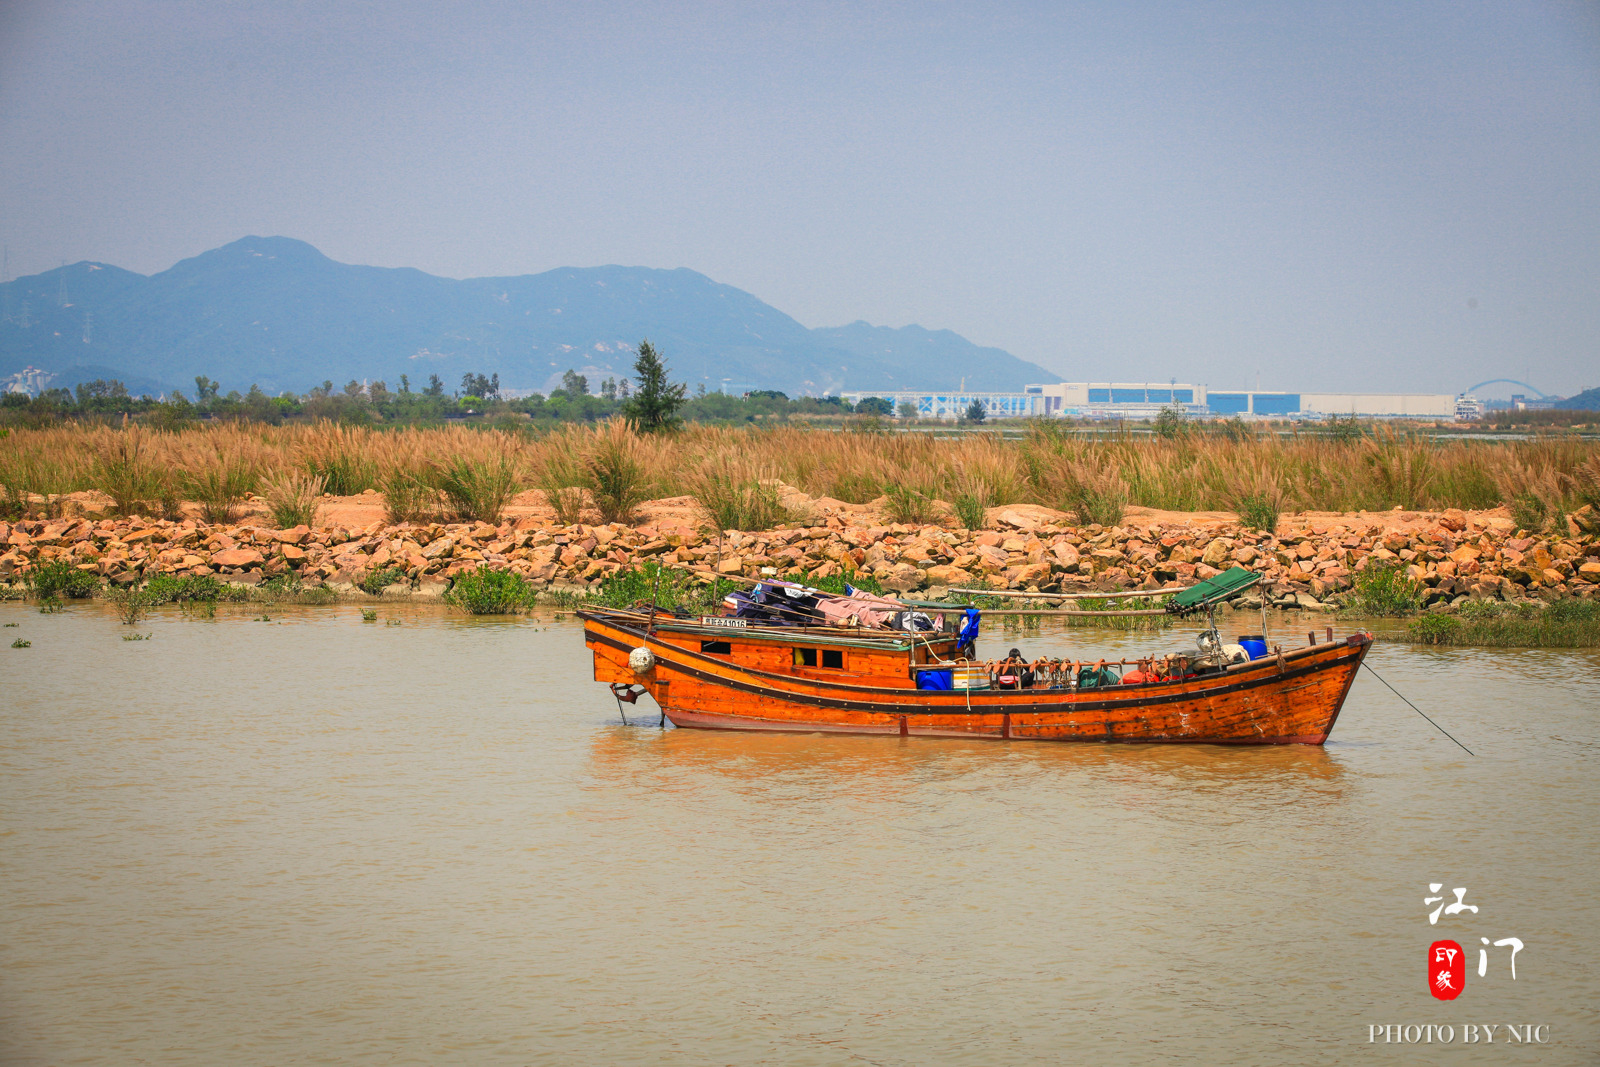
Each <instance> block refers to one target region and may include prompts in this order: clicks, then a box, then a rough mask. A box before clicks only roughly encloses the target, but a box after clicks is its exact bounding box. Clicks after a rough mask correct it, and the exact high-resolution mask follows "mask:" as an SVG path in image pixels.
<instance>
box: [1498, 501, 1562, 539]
mask: <svg viewBox="0 0 1600 1067" xmlns="http://www.w3.org/2000/svg"><path fill="white" fill-rule="evenodd" d="M1506 510H1508V511H1510V512H1511V521H1512V522H1514V523H1516V524H1517V526H1518V527H1519V528H1521V529H1524V530H1531V531H1533V532H1535V533H1537V532H1538V531H1540V530H1543V529H1544V528H1545V527H1546V526H1547V525H1549V523H1550V519H1551V514H1550V508H1549V506H1548V505H1547V504H1545V502H1544V501H1543V500H1540V499H1539V498H1538V497H1536V496H1534V495H1533V494H1532V493H1522V494H1519V495H1517V496H1514V497H1512V498H1511V499H1509V500H1507V501H1506Z"/></svg>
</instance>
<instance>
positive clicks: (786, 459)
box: [0, 420, 1600, 530]
mask: <svg viewBox="0 0 1600 1067" xmlns="http://www.w3.org/2000/svg"><path fill="white" fill-rule="evenodd" d="M217 457H238V460H239V462H241V463H244V464H248V465H250V466H253V467H254V468H255V469H256V470H258V471H262V472H274V473H273V477H274V478H275V477H277V476H279V474H281V472H283V471H285V470H289V469H295V470H298V471H303V472H305V473H306V475H308V476H309V477H314V478H316V477H320V478H322V479H323V482H324V491H325V492H327V493H330V494H333V495H335V496H348V495H353V494H356V493H360V492H362V491H364V490H366V489H368V488H379V487H381V488H382V489H384V490H385V497H386V502H387V503H388V504H389V506H390V509H391V513H392V514H395V515H396V516H397V517H405V518H431V517H434V516H435V515H436V514H437V513H438V511H439V509H440V508H442V507H449V508H454V509H456V510H458V511H460V512H462V513H463V514H465V513H469V512H470V513H471V514H473V515H478V514H495V512H496V509H495V506H494V504H495V498H496V497H500V498H501V506H502V508H503V503H504V499H507V497H505V496H504V494H503V493H502V492H501V491H500V490H497V489H496V486H497V485H499V486H501V487H502V488H503V489H505V490H511V489H513V488H515V487H519V486H521V485H522V484H524V480H525V479H526V481H527V483H529V484H531V485H532V486H533V487H534V488H537V489H539V490H540V492H541V493H543V494H544V496H545V497H546V499H548V500H549V501H550V503H551V506H552V507H553V508H555V510H556V511H557V513H558V514H559V515H560V517H561V518H562V520H563V521H566V522H573V521H577V520H578V519H579V518H580V516H581V515H583V514H589V515H596V516H604V515H608V514H609V515H620V514H622V513H624V512H625V511H626V510H627V509H628V508H629V507H632V506H635V505H636V502H637V499H638V496H639V494H640V493H641V492H642V493H671V492H674V491H677V492H683V491H686V490H687V484H686V483H687V482H688V480H689V476H690V475H692V473H693V472H694V471H695V470H696V469H698V468H699V467H700V466H701V465H703V464H718V463H720V464H722V465H723V466H725V467H727V468H729V469H730V470H733V469H735V468H736V469H737V470H738V471H739V472H743V473H740V474H739V475H738V477H736V478H734V479H733V486H734V488H738V487H739V486H748V485H749V484H750V477H756V478H757V480H759V481H760V482H761V483H762V484H764V485H768V484H770V485H774V486H775V485H777V484H778V483H781V484H783V485H788V486H793V487H794V488H796V489H798V490H801V491H802V492H804V493H806V494H808V495H810V496H812V497H832V498H835V499H839V500H844V501H847V502H850V503H857V504H860V503H867V502H870V501H873V500H877V499H879V498H881V497H884V496H886V495H887V496H888V497H890V499H889V500H887V501H885V504H886V505H888V506H890V507H891V508H893V509H895V510H896V511H897V513H899V514H901V515H903V516H915V515H929V514H931V515H932V516H933V517H935V518H938V519H945V518H947V517H949V518H952V519H954V520H956V521H960V522H962V523H964V524H966V525H968V528H974V523H975V522H976V521H977V515H978V511H979V508H980V505H981V506H982V507H984V508H994V507H1004V506H1007V505H1010V504H1018V503H1032V504H1043V505H1046V506H1049V507H1054V508H1059V509H1061V510H1063V511H1069V512H1073V513H1075V514H1076V515H1077V516H1078V517H1079V519H1080V521H1083V522H1085V523H1090V522H1098V523H1099V524H1100V525H1102V526H1109V525H1114V524H1116V522H1118V521H1120V519H1121V517H1122V511H1123V510H1124V509H1125V508H1126V507H1127V506H1130V505H1136V506H1142V507H1148V508H1156V509H1162V510H1174V511H1194V510H1240V509H1246V507H1247V505H1248V504H1252V501H1251V500H1250V499H1249V498H1250V497H1252V496H1261V495H1262V494H1260V493H1252V492H1247V491H1242V488H1248V487H1249V486H1250V484H1251V483H1252V481H1253V480H1254V479H1257V478H1258V476H1260V475H1262V474H1263V473H1264V474H1266V475H1269V476H1270V482H1271V485H1270V488H1271V489H1272V490H1273V493H1272V494H1270V495H1271V496H1272V497H1273V499H1269V500H1266V501H1264V502H1263V501H1255V502H1253V503H1254V504H1255V505H1257V506H1255V507H1254V510H1253V511H1252V512H1251V514H1252V515H1253V520H1252V521H1257V522H1261V523H1262V524H1263V525H1264V523H1265V521H1266V520H1267V519H1268V518H1269V517H1270V516H1268V515H1267V513H1266V510H1265V509H1264V508H1263V507H1261V506H1259V505H1260V504H1262V503H1273V502H1274V501H1275V502H1276V503H1277V505H1278V508H1279V511H1280V513H1287V512H1290V511H1294V510H1318V511H1357V510H1386V509H1392V508H1394V507H1397V506H1398V507H1401V508H1406V509H1412V510H1424V509H1429V510H1437V509H1442V508H1448V507H1459V508H1466V509H1481V508H1486V507H1493V506H1497V505H1504V506H1506V507H1508V508H1510V509H1511V510H1512V511H1513V513H1514V515H1515V518H1516V521H1517V522H1518V523H1519V525H1522V526H1523V527H1524V528H1526V529H1529V530H1538V529H1546V530H1548V529H1560V528H1561V524H1562V523H1563V521H1564V517H1565V516H1566V515H1568V514H1570V513H1571V512H1572V511H1574V510H1576V509H1577V508H1578V507H1581V506H1582V505H1583V504H1584V503H1595V502H1597V501H1600V446H1597V445H1596V444H1595V443H1594V442H1592V441H1586V440H1582V439H1578V438H1575V437H1572V436H1550V437H1541V438H1538V439H1535V440H1526V441H1480V440H1456V441H1432V440H1429V439H1427V438H1425V437H1422V436H1420V435H1417V434H1413V433H1409V432H1406V431H1404V430H1396V429H1389V428H1384V427H1379V428H1378V429H1376V430H1374V431H1373V432H1371V433H1364V434H1362V435H1360V436H1358V437H1353V438H1349V439H1340V438H1339V437H1337V436H1334V435H1329V434H1327V433H1323V432H1320V429H1319V430H1318V431H1317V432H1307V433H1305V434H1302V435H1298V436H1287V437H1282V436H1272V435H1259V436H1258V435H1257V434H1255V433H1254V432H1252V431H1251V430H1250V428H1249V427H1247V426H1243V424H1241V427H1239V428H1235V429H1233V430H1230V429H1229V428H1228V427H1227V426H1224V427H1222V428H1221V429H1208V428H1199V427H1185V428H1184V432H1182V433H1179V434H1177V435H1175V436H1173V437H1171V438H1163V437H1159V436H1151V435H1134V434H1128V433H1120V432H1117V431H1115V430H1111V431H1108V432H1104V433H1100V434H1098V435H1094V436H1075V435H1074V433H1073V432H1072V429H1071V428H1069V427H1065V426H1062V425H1060V424H1059V423H1038V424H1034V425H1031V426H1030V427H1029V429H1028V432H1027V434H1026V436H1025V437H1024V439H1023V440H1021V441H1005V440H1001V439H1000V438H999V437H998V435H996V434H992V433H972V434H966V435H963V436H961V437H959V438H956V439H948V438H934V437H933V436H932V435H927V434H912V433H831V432H827V431H816V430H808V429H804V428H800V427H794V426H783V427H777V428H771V429H741V428H735V427H714V426H691V427H687V428H685V429H684V430H682V431H681V432H678V433H676V434H653V435H640V434H638V433H636V432H634V431H633V430H632V429H630V428H628V427H627V426H626V425H625V424H624V423H622V422H621V421H620V420H618V421H613V422H612V423H609V424H605V425H601V426H598V427H584V426H577V425H567V426H563V427H561V428H560V429H557V430H554V431H552V432H550V433H547V434H545V435H544V436H542V437H535V436H532V435H529V434H525V433H516V432H504V431H499V430H493V429H482V428H475V427H466V426H454V425H453V426H447V427H438V428H418V427H410V428H405V429H398V430H374V429H370V428H363V427H348V426H335V425H332V424H329V423H318V424H314V425H309V426H307V425H295V426H282V427H267V426H253V425H250V424H238V423H229V424H226V425H221V426H218V425H205V426H196V427H193V428H188V429H181V430H176V431H171V432H164V431H161V432H158V431H152V430H149V429H145V428H139V427H133V428H130V429H118V428H112V427H106V426H91V425H77V424H73V425H61V426H52V427H48V428H41V429H28V428H13V429H12V430H11V431H10V433H9V434H7V435H6V436H5V437H3V438H0V484H3V486H4V492H3V493H0V506H3V507H4V508H5V509H6V513H7V514H8V515H11V516H14V517H15V516H17V515H19V514H20V513H28V514H34V515H45V514H46V513H49V512H55V513H59V511H60V508H61V498H62V497H63V496H64V495H65V494H67V493H70V492H74V491H76V490H80V489H94V490H98V491H100V492H103V493H106V494H107V495H109V496H110V497H111V498H112V499H113V501H114V502H115V506H116V507H117V508H118V510H121V511H124V512H125V513H128V514H135V513H140V514H157V513H167V514H173V513H175V510H176V508H177V507H178V503H179V497H181V496H182V495H184V494H183V493H182V492H181V490H182V486H183V484H184V481H185V479H188V480H190V481H191V482H192V481H193V480H194V479H197V478H198V479H202V480H203V479H205V478H206V477H209V476H210V475H208V474H207V471H208V470H216V468H217V465H218V463H219V462H220V461H219V460H218V458H217ZM747 472H756V474H755V475H749V474H748V473H747ZM452 473H453V475H454V477H453V484H454V487H455V488H456V490H457V494H456V495H455V496H443V495H441V494H440V492H439V491H440V489H441V488H443V487H444V481H445V478H444V475H447V474H452ZM216 476H217V477H219V478H220V477H221V474H220V472H219V473H218V474H217V475H216ZM269 480H270V479H269ZM680 486H683V487H684V488H682V489H680V488H678V487H680ZM722 491H723V492H727V491H729V490H726V489H724V490H722ZM408 494H409V495H408ZM211 495H212V496H214V497H215V496H222V497H225V496H226V495H227V494H225V493H221V494H211ZM391 497H392V498H393V499H390V498H391ZM933 501H948V502H951V503H952V505H953V504H956V503H960V504H961V510H960V511H958V512H957V513H956V515H955V516H950V515H949V513H948V512H947V511H946V510H945V509H944V508H942V507H937V506H935V505H933V504H932V502H933ZM202 503H203V502H202ZM754 511H755V514H754V517H753V518H747V519H743V520H741V524H750V525H754V524H759V523H761V522H763V521H767V522H770V521H781V520H780V519H778V518H776V517H777V516H778V514H779V513H778V512H777V511H775V510H772V509H765V510H763V509H760V508H756V509H754Z"/></svg>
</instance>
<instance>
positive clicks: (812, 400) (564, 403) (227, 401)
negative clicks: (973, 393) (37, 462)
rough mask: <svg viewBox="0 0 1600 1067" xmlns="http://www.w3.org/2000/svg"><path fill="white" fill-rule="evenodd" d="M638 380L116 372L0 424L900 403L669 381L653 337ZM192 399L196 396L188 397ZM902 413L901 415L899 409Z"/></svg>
mask: <svg viewBox="0 0 1600 1067" xmlns="http://www.w3.org/2000/svg"><path fill="white" fill-rule="evenodd" d="M633 369H634V377H633V378H606V379H604V380H602V381H601V382H600V383H599V386H598V390H597V391H595V392H591V391H590V383H589V379H588V377H587V376H585V375H582V374H579V373H577V371H575V370H571V369H569V370H567V371H566V372H565V373H564V374H563V375H562V376H561V385H560V387H559V388H557V389H553V390H551V391H550V393H549V394H548V395H545V394H540V393H534V394H532V395H530V396H521V397H512V396H508V395H506V394H505V391H504V390H503V389H502V387H501V384H500V375H499V373H498V372H493V373H489V374H484V373H481V372H478V371H469V372H467V373H465V374H463V375H462V376H461V380H460V383H459V385H456V386H454V387H451V386H449V385H447V384H446V383H445V381H444V380H443V379H442V378H441V377H440V376H439V375H438V374H429V375H428V377H427V380H426V381H421V380H419V381H417V382H413V381H412V380H411V377H410V375H409V374H401V375H399V377H398V378H397V379H396V380H395V381H394V383H393V384H392V385H391V383H390V382H389V381H387V380H380V381H368V382H360V381H355V380H351V381H349V382H346V383H345V384H344V386H342V387H336V386H335V384H334V382H333V381H332V380H327V381H324V382H322V383H320V384H319V385H316V386H314V387H312V388H311V389H309V390H307V391H306V392H304V393H294V392H288V391H286V392H283V393H280V394H278V395H276V396H272V395H269V394H268V393H267V392H266V391H264V390H263V389H261V388H260V386H257V385H252V386H251V387H250V388H249V390H248V391H246V392H243V393H241V392H239V391H238V390H236V389H235V390H230V391H228V392H226V393H224V392H222V387H221V385H220V384H219V383H218V382H217V381H215V380H214V379H212V378H210V377H208V376H206V375H198V376H196V377H195V379H194V389H193V391H192V393H186V392H185V391H184V390H181V389H174V390H172V391H171V392H170V393H168V394H167V395H165V396H163V397H159V398H158V397H151V396H148V395H146V396H139V397H135V396H133V395H131V394H130V393H129V392H128V390H127V388H126V386H124V385H123V383H122V382H120V381H115V380H96V381H91V382H81V383H79V384H78V385H77V386H76V387H74V388H72V389H65V388H57V389H47V390H44V391H43V392H41V393H40V394H39V395H38V396H34V397H30V396H29V395H28V394H26V393H6V394H4V395H3V396H0V422H3V423H9V424H19V425H43V424H47V423H50V422H55V421H60V420H65V419H81V418H105V417H118V416H126V417H131V418H137V419H138V420H139V421H141V422H144V423H147V424H150V425H152V426H155V427H158V428H178V427H181V426H183V425H185V424H188V423H191V422H195V421H200V420H216V419H221V420H244V421H251V422H263V423H270V424H273V425H277V424H281V423H283V422H285V421H296V420H305V421H315V420H320V419H329V420H332V421H335V422H340V423H345V424H353V425H369V424H385V423H395V424H402V425H405V424H427V423H438V422H443V421H445V420H452V419H469V420H481V421H490V422H497V423H498V422H506V423H511V422H518V423H520V422H526V421H528V420H532V421H534V422H542V423H564V422H598V421H601V420H604V419H609V418H611V417H612V416H615V415H621V416H623V417H625V418H628V419H630V420H631V421H633V422H635V423H636V424H638V425H639V426H640V427H641V428H643V429H645V430H647V431H656V430H662V429H670V428H672V427H674V426H677V425H679V424H680V423H682V422H684V421H689V422H725V423H736V422H755V421H757V420H770V419H783V418H786V417H789V416H827V415H848V414H861V415H873V416H889V415H893V414H895V411H894V406H893V405H892V404H891V403H890V402H889V401H888V400H886V399H883V398H882V397H866V398H863V399H862V400H861V402H860V403H858V404H854V405H852V404H851V403H850V402H849V401H847V400H845V399H844V398H842V397H837V396H828V397H793V398H791V397H789V396H788V395H786V394H785V393H782V392H779V391H777V390H770V389H764V390H756V391H752V392H749V393H746V394H744V395H742V396H732V395H728V394H724V393H713V392H708V391H707V390H706V388H705V386H704V385H703V384H702V385H700V386H697V387H696V389H695V390H694V391H693V392H691V391H690V390H689V388H688V386H687V385H686V384H685V383H683V382H674V381H672V380H671V374H670V370H669V368H668V366H667V363H666V361H665V360H664V359H663V358H662V356H661V354H660V353H659V352H658V351H657V350H656V348H655V347H654V346H653V345H652V344H651V343H650V342H649V341H648V340H646V341H643V342H641V343H640V345H639V352H638V358H637V359H636V360H635V361H634V368H633ZM191 397H192V398H191ZM902 414H905V413H902Z"/></svg>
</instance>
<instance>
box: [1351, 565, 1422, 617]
mask: <svg viewBox="0 0 1600 1067" xmlns="http://www.w3.org/2000/svg"><path fill="white" fill-rule="evenodd" d="M1422 595H1423V589H1422V584H1421V583H1420V582H1417V581H1414V580H1412V579H1410V578H1407V577H1406V573H1405V569H1404V568H1403V567H1400V566H1399V565H1397V564H1390V565H1387V566H1385V565H1383V564H1377V563H1374V564H1371V565H1369V566H1368V567H1367V568H1366V569H1365V570H1362V571H1359V572H1357V574H1356V576H1355V594H1354V595H1353V596H1352V597H1350V600H1349V606H1350V609H1351V610H1352V611H1354V612H1355V613H1356V614H1359V615H1415V614H1416V613H1417V611H1418V609H1420V608H1421V607H1422Z"/></svg>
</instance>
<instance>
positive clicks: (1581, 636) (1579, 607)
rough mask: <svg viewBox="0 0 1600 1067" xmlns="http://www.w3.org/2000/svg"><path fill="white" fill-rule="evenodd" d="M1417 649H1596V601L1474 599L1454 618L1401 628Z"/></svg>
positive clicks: (1430, 618)
mask: <svg viewBox="0 0 1600 1067" xmlns="http://www.w3.org/2000/svg"><path fill="white" fill-rule="evenodd" d="M1405 639H1406V640H1408V641H1411V642H1412V643H1414V644H1419V645H1476V646H1479V647H1488V648H1600V603H1597V602H1595V601H1592V600H1559V601H1556V602H1555V603H1553V604H1548V605H1540V604H1537V603H1533V602H1523V603H1519V604H1508V603H1504V602H1502V601H1493V600H1485V601H1474V602H1471V603H1468V604H1463V605H1462V606H1461V609H1460V610H1459V611H1458V612H1457V613H1456V614H1454V615H1425V616H1423V617H1422V618H1419V619H1416V620H1414V621H1413V622H1412V623H1411V624H1410V625H1409V626H1407V627H1406V630H1405Z"/></svg>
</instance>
